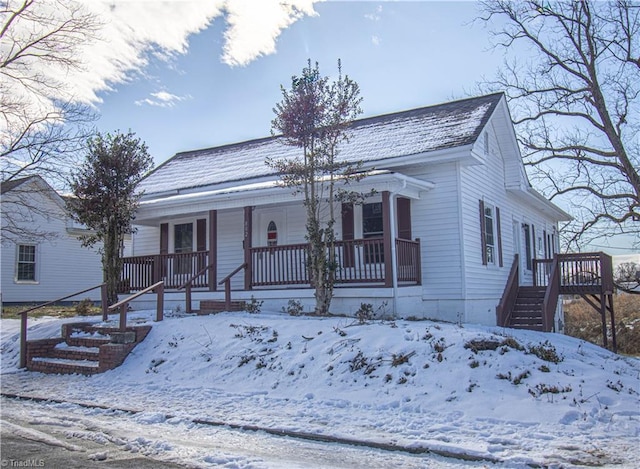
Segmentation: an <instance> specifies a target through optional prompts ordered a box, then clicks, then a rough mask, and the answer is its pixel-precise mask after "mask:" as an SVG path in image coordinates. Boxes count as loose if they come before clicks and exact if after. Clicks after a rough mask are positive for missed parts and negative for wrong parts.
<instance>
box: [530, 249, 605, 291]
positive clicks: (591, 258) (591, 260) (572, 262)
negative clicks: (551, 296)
mask: <svg viewBox="0 0 640 469" xmlns="http://www.w3.org/2000/svg"><path fill="white" fill-rule="evenodd" d="M556 259H557V262H558V272H557V275H558V282H559V293H560V294H574V293H577V294H579V293H589V292H591V291H593V292H600V291H604V292H613V280H612V279H613V264H612V261H611V256H609V255H607V254H605V253H603V252H593V253H571V254H557V255H556ZM554 261H555V259H534V262H533V274H534V275H533V279H534V284H535V285H537V286H541V287H546V286H547V285H549V278H550V275H551V273H552V264H553V262H554Z"/></svg>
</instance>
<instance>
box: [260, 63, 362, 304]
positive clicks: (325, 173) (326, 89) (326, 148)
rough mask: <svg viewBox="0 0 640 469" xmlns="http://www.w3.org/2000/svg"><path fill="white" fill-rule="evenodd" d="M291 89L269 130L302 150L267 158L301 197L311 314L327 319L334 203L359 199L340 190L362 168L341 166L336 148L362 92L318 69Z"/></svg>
mask: <svg viewBox="0 0 640 469" xmlns="http://www.w3.org/2000/svg"><path fill="white" fill-rule="evenodd" d="M291 82H292V84H291V89H290V90H287V89H285V88H284V87H281V90H282V101H281V102H280V103H278V104H277V105H276V107H275V109H274V112H275V114H276V117H275V119H274V120H273V121H272V123H271V128H272V131H278V132H281V133H282V136H283V137H284V142H285V144H286V145H291V146H295V147H298V148H300V149H301V150H302V155H301V157H300V158H295V159H275V160H274V159H267V165H269V166H270V167H271V168H274V169H276V170H277V171H278V172H279V173H280V176H281V179H282V183H283V185H284V186H285V187H289V188H294V189H295V192H299V193H302V194H303V195H304V207H305V212H306V238H307V241H308V242H309V248H308V253H307V268H308V270H309V276H310V281H311V284H312V285H313V287H314V288H315V298H316V308H315V313H316V314H318V315H326V314H328V313H329V307H330V305H331V300H332V298H333V287H334V284H335V271H336V267H337V265H336V254H335V252H336V249H335V239H336V236H335V231H334V225H335V222H336V215H335V203H336V201H338V200H352V199H354V200H355V199H358V198H359V196H361V195H360V194H358V193H355V192H352V191H347V190H344V189H343V188H341V187H339V186H340V185H343V184H346V183H348V182H350V181H355V180H359V179H361V178H363V177H364V174H363V173H362V172H360V167H361V164H360V163H358V162H356V163H348V162H344V161H340V160H339V159H338V154H339V150H340V148H339V147H340V143H342V142H344V141H346V140H348V137H349V132H348V127H349V125H350V124H351V122H352V121H353V120H354V119H355V118H356V117H357V116H358V115H359V114H360V113H361V112H362V110H361V109H360V103H361V101H362V98H361V97H360V87H359V86H358V84H357V83H356V82H355V81H353V80H351V79H350V78H349V76H347V75H344V76H343V75H342V69H341V65H340V61H338V79H337V80H336V81H333V82H330V81H329V78H328V77H326V76H321V75H320V69H319V66H318V64H317V63H316V64H315V67H312V66H311V61H309V62H308V66H307V67H305V68H304V69H303V70H302V75H301V76H299V77H298V76H294V77H292V80H291Z"/></svg>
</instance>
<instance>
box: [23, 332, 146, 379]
mask: <svg viewBox="0 0 640 469" xmlns="http://www.w3.org/2000/svg"><path fill="white" fill-rule="evenodd" d="M150 330H151V326H136V327H128V328H127V330H126V331H125V332H121V331H119V330H118V329H117V328H113V327H112V328H106V327H98V326H95V325H94V324H91V323H71V324H64V325H63V326H62V334H61V337H58V338H53V339H40V340H30V341H27V369H28V370H30V371H39V372H41V373H57V374H74V373H75V374H81V375H93V374H96V373H102V372H104V371H107V370H111V369H113V368H116V367H118V366H120V365H121V364H122V362H124V360H125V358H126V357H127V355H129V353H130V352H131V350H133V348H134V347H135V346H136V345H137V344H139V343H140V342H142V341H143V340H144V338H145V337H146V336H147V334H148V333H149V331H150Z"/></svg>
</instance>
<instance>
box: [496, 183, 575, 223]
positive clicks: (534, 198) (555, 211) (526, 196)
mask: <svg viewBox="0 0 640 469" xmlns="http://www.w3.org/2000/svg"><path fill="white" fill-rule="evenodd" d="M507 191H508V192H509V193H511V194H513V195H514V196H516V197H517V198H518V199H520V200H521V201H523V202H525V203H526V204H528V205H531V206H532V207H534V208H535V209H537V210H539V211H541V212H542V213H544V214H545V215H549V216H551V217H552V218H553V219H555V220H556V221H571V220H573V217H572V216H571V215H569V214H568V213H567V212H565V211H564V210H562V209H561V208H560V207H558V206H557V205H555V204H554V203H553V202H551V201H549V200H547V199H546V198H545V197H544V196H542V195H541V194H540V193H538V192H537V191H536V190H535V189H533V188H531V187H527V188H526V189H524V190H523V189H515V188H507Z"/></svg>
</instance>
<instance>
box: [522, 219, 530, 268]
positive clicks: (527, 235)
mask: <svg viewBox="0 0 640 469" xmlns="http://www.w3.org/2000/svg"><path fill="white" fill-rule="evenodd" d="M522 229H523V230H524V249H525V255H524V257H525V261H526V266H527V270H531V269H532V264H533V259H532V256H531V227H530V226H529V225H528V224H527V223H525V224H523V225H522Z"/></svg>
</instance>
